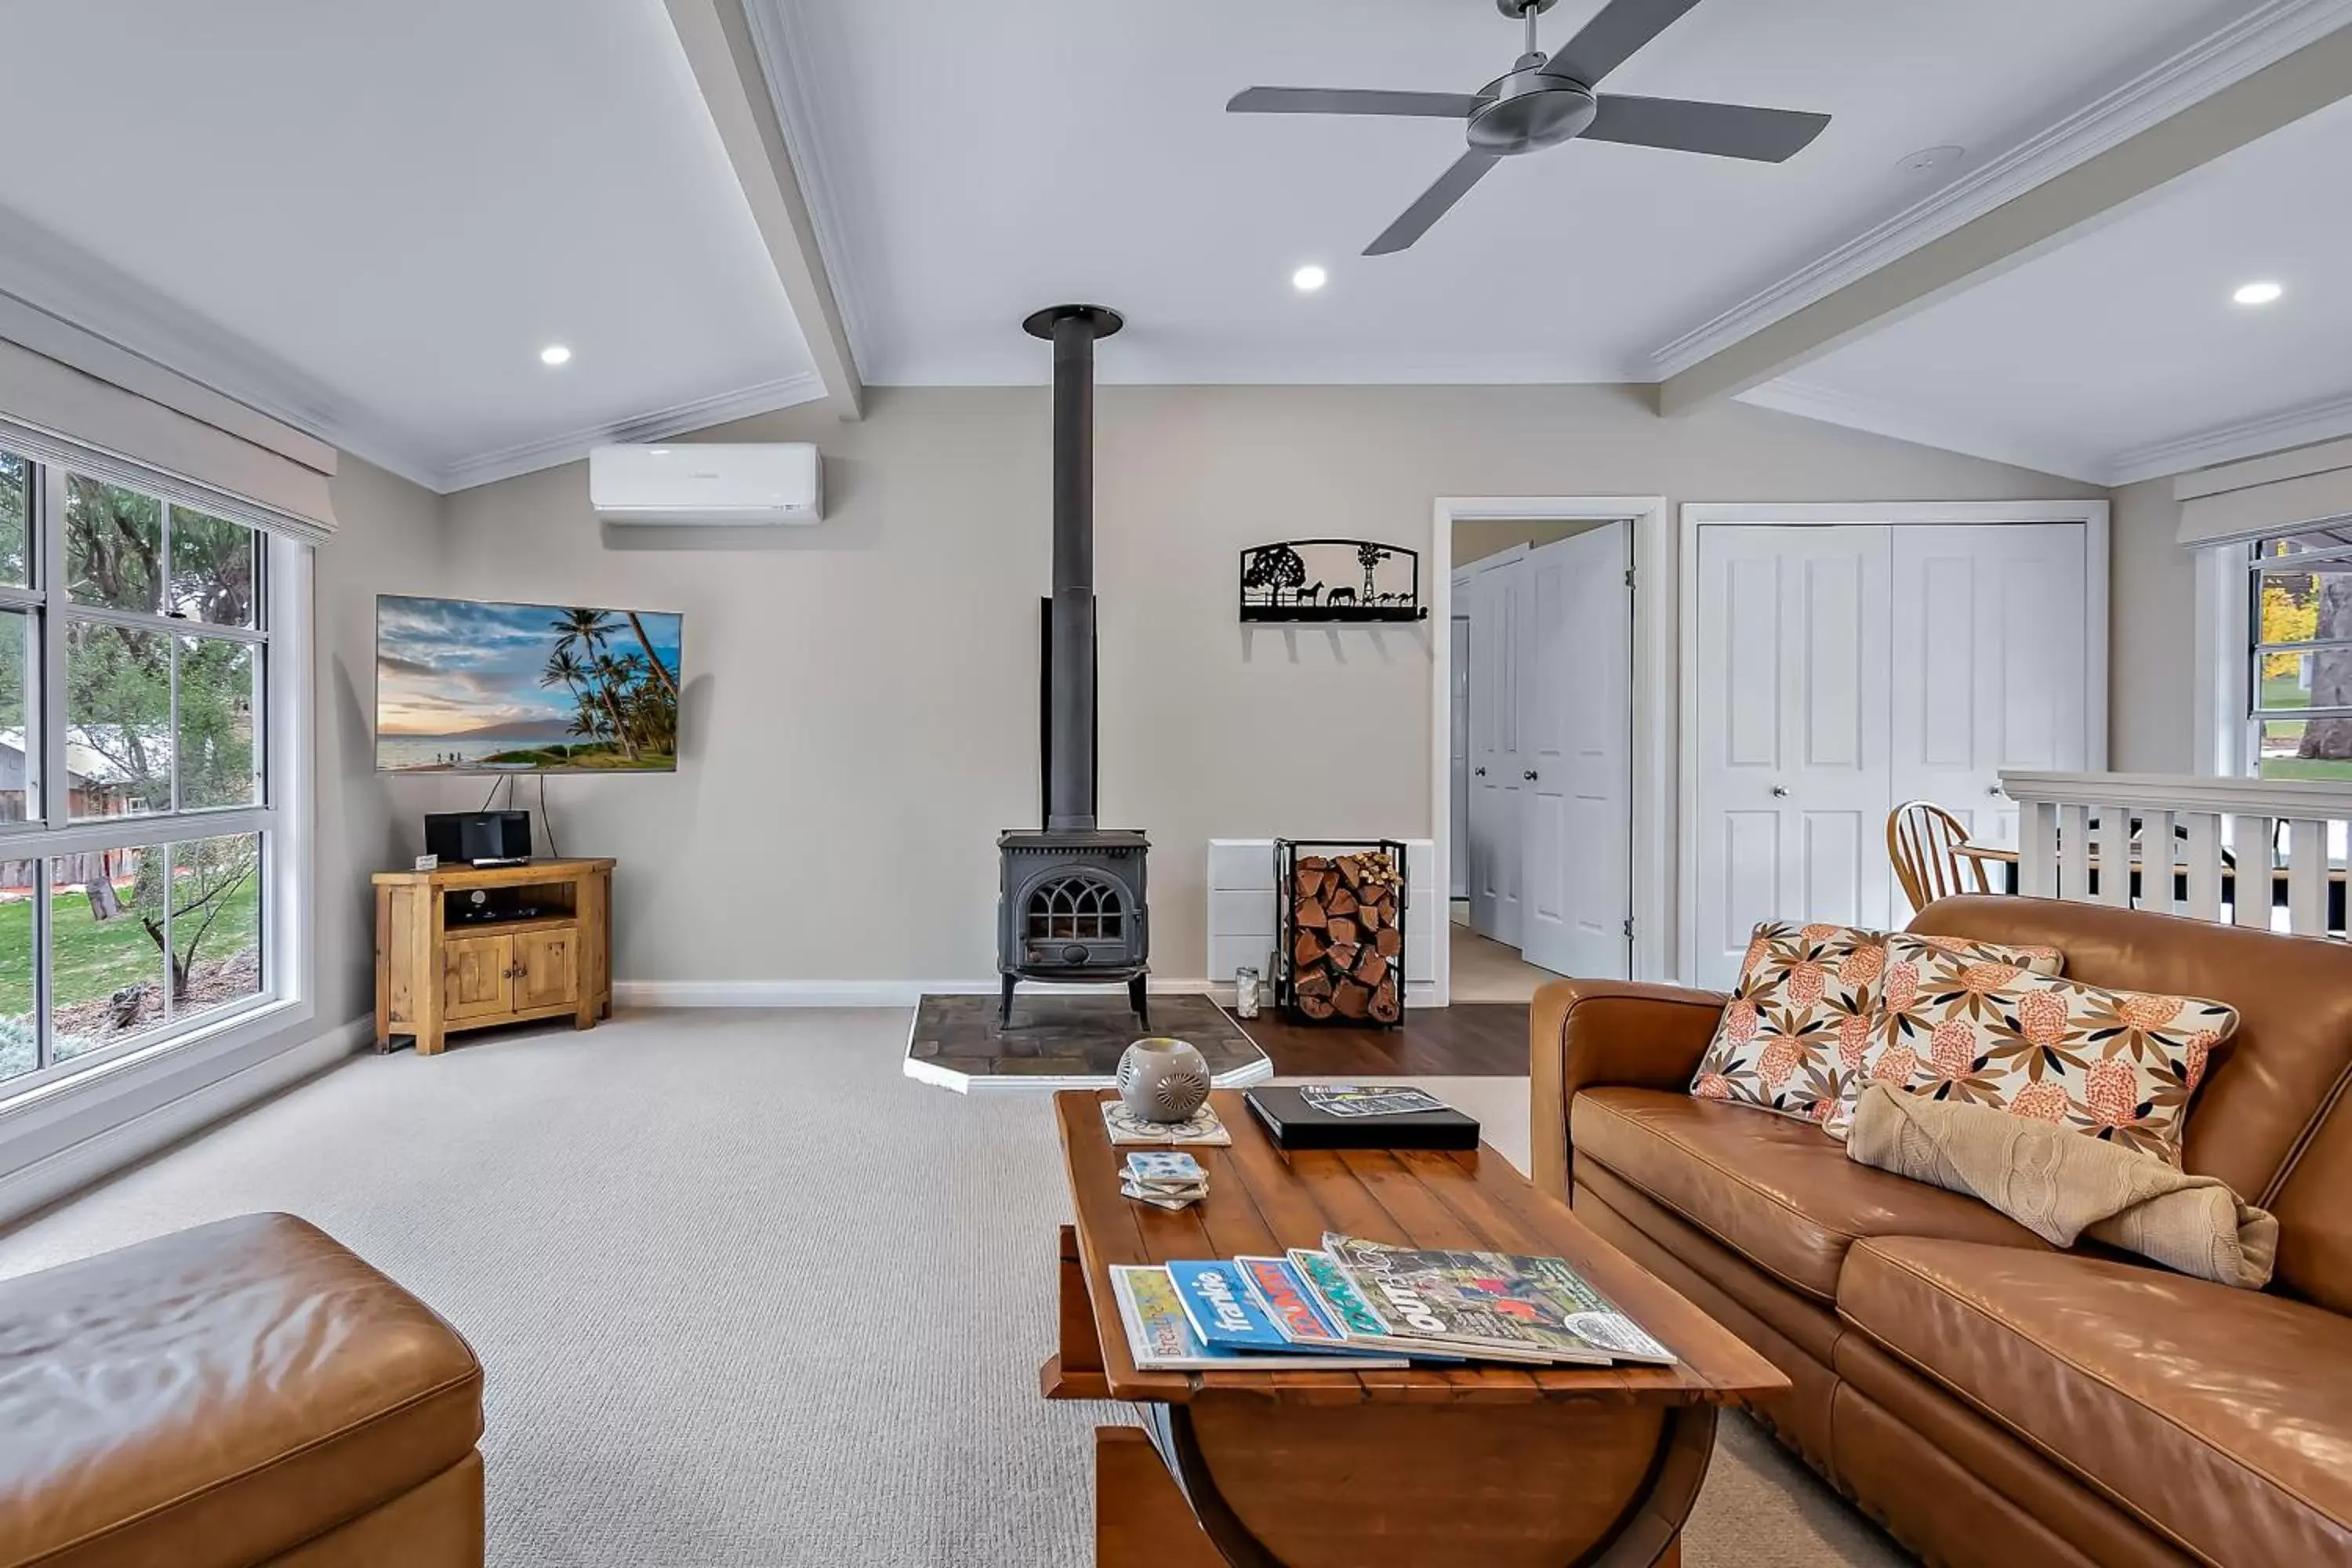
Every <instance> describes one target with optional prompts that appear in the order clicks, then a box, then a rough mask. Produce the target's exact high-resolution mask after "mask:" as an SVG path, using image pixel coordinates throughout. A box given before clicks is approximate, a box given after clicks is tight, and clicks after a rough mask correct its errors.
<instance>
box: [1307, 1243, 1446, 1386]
mask: <svg viewBox="0 0 2352 1568" xmlns="http://www.w3.org/2000/svg"><path fill="white" fill-rule="evenodd" d="M1289 1256H1290V1266H1291V1267H1292V1268H1296V1269H1297V1271H1298V1277H1299V1279H1302V1280H1304V1281H1306V1284H1307V1289H1308V1290H1309V1291H1310V1292H1312V1293H1313V1295H1314V1297H1315V1300H1316V1304H1317V1305H1318V1306H1320V1307H1321V1308H1322V1309H1323V1310H1324V1312H1325V1314H1326V1315H1327V1316H1328V1318H1329V1320H1330V1321H1331V1322H1333V1323H1334V1324H1336V1325H1337V1326H1338V1328H1339V1333H1340V1335H1341V1337H1342V1338H1344V1339H1345V1340H1346V1341H1347V1342H1348V1343H1349V1344H1351V1345H1360V1346H1362V1347H1363V1348H1364V1349H1366V1350H1386V1351H1399V1352H1403V1353H1404V1354H1406V1355H1409V1356H1411V1357H1412V1359H1413V1360H1415V1361H1431V1362H1449V1363H1458V1362H1460V1361H1461V1360H1462V1359H1463V1357H1462V1356H1461V1355H1459V1354H1454V1355H1448V1354H1446V1353H1444V1352H1441V1351H1438V1350H1437V1349H1435V1348H1434V1347H1433V1346H1431V1345H1428V1344H1426V1343H1423V1342H1419V1341H1414V1340H1398V1339H1391V1338H1390V1337H1389V1326H1388V1325H1387V1324H1386V1323H1383V1322H1382V1321H1381V1318H1380V1314H1379V1313H1377V1312H1375V1311H1373V1310H1372V1309H1371V1304H1370V1302H1368V1301H1366V1300H1364V1297H1363V1293H1362V1292H1361V1291H1360V1290H1358V1289H1356V1286H1355V1282H1354V1281H1353V1280H1350V1279H1349V1278H1348V1273H1347V1270H1346V1269H1343V1268H1340V1267H1339V1259H1338V1258H1333V1257H1332V1256H1331V1255H1330V1254H1329V1253H1328V1252H1318V1251H1316V1250H1315V1249H1314V1248H1313V1247H1292V1248H1291V1249H1290V1255H1289Z"/></svg>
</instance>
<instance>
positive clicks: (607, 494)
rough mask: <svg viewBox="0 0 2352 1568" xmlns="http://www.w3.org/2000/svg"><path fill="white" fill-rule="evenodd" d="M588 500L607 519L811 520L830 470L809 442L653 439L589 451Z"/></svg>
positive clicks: (818, 514) (818, 512)
mask: <svg viewBox="0 0 2352 1568" xmlns="http://www.w3.org/2000/svg"><path fill="white" fill-rule="evenodd" d="M588 501H589V504H590V505H591V506H593V507H594V508H595V510H596V515H597V516H598V517H601V518H603V519H604V520H605V521H608V522H649V523H705V524H708V523H720V524H729V523H734V524H765V525H774V524H778V523H809V522H816V521H820V520H821V519H822V518H823V517H824V464H823V462H822V461H821V460H820V459H819V458H818V456H817V450H816V448H815V447H813V446H810V445H808V444H807V443H806V442H797V441H795V442H766V443H761V444H757V445H741V446H725V445H719V444H707V443H702V442H695V441H667V442H664V441H648V442H642V443H639V444H636V445H634V446H626V447H595V448H593V450H591V451H590V452H589V454H588Z"/></svg>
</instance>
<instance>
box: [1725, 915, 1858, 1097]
mask: <svg viewBox="0 0 2352 1568" xmlns="http://www.w3.org/2000/svg"><path fill="white" fill-rule="evenodd" d="M1885 961H1886V938H1885V934H1884V933H1882V932H1879V931H1864V930H1862V929H1861V928H1859V927H1856V926H1841V925H1819V924H1817V925H1796V924H1793V923H1781V924H1774V923H1767V924H1764V925H1759V926H1758V927H1757V928H1756V934H1755V935H1754V936H1753V937H1752V938H1750V939H1749V941H1748V955H1747V957H1746V958H1744V959H1743V960H1741V962H1740V965H1739V984H1738V988H1737V989H1736V990H1734V991H1733V992H1732V994H1731V1000H1730V1002H1729V1003H1728V1004H1727V1005H1726V1006H1725V1007H1724V1009H1723V1018H1722V1021H1721V1022H1719V1023H1718V1024H1717V1025H1716V1028H1715V1038H1714V1039H1713V1040H1712V1041H1710V1042H1709V1043H1708V1045H1707V1048H1706V1056H1705V1057H1704V1058H1701V1059H1700V1061H1699V1066H1698V1076H1697V1077H1696V1078H1695V1079H1692V1080H1691V1093H1693V1094H1695V1095H1696V1096H1697V1097H1698V1098H1699V1099H1701V1100H1730V1101H1733V1102H1735V1103H1738V1104H1742V1105H1752V1106H1755V1107H1757V1108H1758V1109H1759V1110H1771V1111H1777V1112H1779V1113H1780V1115H1782V1116H1794V1117H1800V1118H1802V1119H1803V1120H1805V1121H1816V1122H1819V1121H1827V1120H1829V1118H1830V1116H1831V1114H1832V1112H1833V1111H1834V1110H1836V1109H1837V1105H1838V1100H1839V1095H1840V1093H1841V1091H1842V1089H1843V1085H1844V1083H1845V1080H1846V1078H1847V1076H1848V1074H1849V1073H1850V1072H1851V1070H1852V1068H1850V1067H1849V1066H1848V1065H1847V1064H1848V1063H1853V1064H1855V1065H1859V1064H1860V1063H1861V1061H1862V1060H1863V1058H1864V1054H1865V1052H1866V1051H1867V1049H1868V1047H1869V1046H1870V1043H1871V1040H1872V1037H1873V1034H1874V1031H1873V1029H1872V1027H1871V1026H1872V1022H1873V1018H1874V1014H1875V1011H1876V1007H1877V1002H1876V992H1875V989H1874V987H1875V986H1876V984H1877V982H1878V977H1879V972H1880V970H1881V969H1882V968H1883V967H1884V966H1885ZM1861 1092H1862V1091H1861V1090H1860V1089H1856V1090H1854V1093H1855V1094H1856V1095H1859V1094H1860V1093H1861Z"/></svg>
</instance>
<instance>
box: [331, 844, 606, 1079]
mask: <svg viewBox="0 0 2352 1568" xmlns="http://www.w3.org/2000/svg"><path fill="white" fill-rule="evenodd" d="M477 893H479V894H482V895H484V896H485V897H486V899H487V900H488V901H490V902H492V903H496V902H497V901H498V900H500V899H501V898H502V897H503V898H509V899H514V900H520V901H521V902H523V903H527V904H532V905H536V906H538V907H539V908H540V910H541V913H539V914H536V915H532V916H530V917H528V918H524V919H509V920H492V921H467V920H465V919H464V918H463V913H464V911H465V910H467V909H469V908H472V907H474V906H475V904H476V901H477V900H475V895H476V894H477ZM612 894H613V862H612V861H610V860H532V861H530V862H529V863H528V864H526V865H521V866H483V867H475V866H463V865H458V866H439V867H436V868H434V869H432V870H430V871H378V872H377V873H376V874H375V1047H376V1049H377V1050H379V1051H383V1050H389V1049H391V1048H392V1041H393V1037H394V1036H395V1035H406V1036H409V1037H411V1038H413V1039H414V1040H415V1042H416V1051H417V1054H418V1055H419V1056H427V1057H429V1056H432V1055H435V1054H436V1053H437V1052H438V1051H439V1050H440V1049H441V1047H442V1044H443V1041H444V1039H445V1038H446V1037H447V1036H448V1035H450V1034H451V1033H453V1032H455V1031H457V1030H462V1029H481V1028H488V1026H491V1025H493V1024H517V1023H522V1022H525V1021H527V1020H530V1019H534V1018H561V1017H565V1016H569V1017H570V1018H571V1019H572V1026H573V1027H574V1028H580V1029H588V1028H593V1027H594V1026H595V1024H596V1020H597V1019H599V1018H606V1017H610V1016H612V1013H613V963H612V952H613V897H612Z"/></svg>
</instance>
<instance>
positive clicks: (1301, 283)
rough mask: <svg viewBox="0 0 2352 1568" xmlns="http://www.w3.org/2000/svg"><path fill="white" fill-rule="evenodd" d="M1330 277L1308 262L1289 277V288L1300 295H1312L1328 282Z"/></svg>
mask: <svg viewBox="0 0 2352 1568" xmlns="http://www.w3.org/2000/svg"><path fill="white" fill-rule="evenodd" d="M1330 276H1331V275H1330V274H1329V273H1328V272H1326V271H1324V270H1323V269H1322V268H1320V267H1318V266H1316V265H1315V264H1314V263H1313V262H1309V263H1307V265H1306V266H1304V267H1302V268H1299V269H1298V270H1297V271H1296V272H1294V273H1292V274H1291V275H1290V286H1291V287H1292V288H1293V289H1297V290H1298V291H1299V292H1300V293H1302V294H1312V293H1313V292H1315V290H1316V289H1320V288H1321V287H1323V285H1324V284H1325V283H1327V282H1328V281H1329V280H1330Z"/></svg>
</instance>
